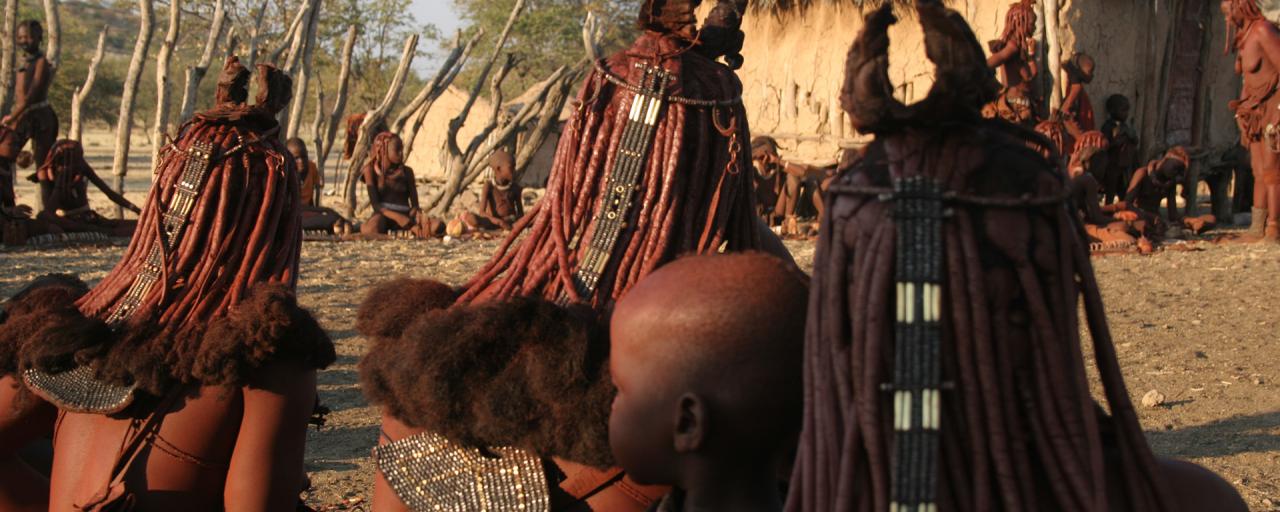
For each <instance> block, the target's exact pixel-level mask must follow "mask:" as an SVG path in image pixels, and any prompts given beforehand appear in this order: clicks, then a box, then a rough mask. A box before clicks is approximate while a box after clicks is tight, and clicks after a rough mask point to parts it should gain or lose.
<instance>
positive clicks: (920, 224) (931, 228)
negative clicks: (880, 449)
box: [890, 176, 944, 512]
mask: <svg viewBox="0 0 1280 512" xmlns="http://www.w3.org/2000/svg"><path fill="white" fill-rule="evenodd" d="M893 216H894V223H895V225H896V228H897V239H896V247H895V253H896V255H895V258H896V259H895V262H894V280H895V281H896V292H897V312H896V313H897V314H896V322H895V324H894V340H895V342H894V362H893V365H894V369H893V384H892V390H893V398H894V434H895V435H894V457H893V459H892V461H893V469H892V475H893V485H892V491H891V492H892V496H893V500H894V503H892V504H891V507H890V511H891V512H932V511H934V510H936V508H935V505H934V503H935V500H936V493H937V473H938V467H937V465H938V458H939V457H938V449H939V448H938V425H939V423H940V421H939V420H940V419H941V418H940V417H939V415H940V413H941V408H940V407H939V402H940V398H941V397H940V394H939V388H940V384H941V375H942V374H941V367H940V363H941V361H940V359H941V342H942V332H941V328H940V323H939V320H940V311H941V308H940V306H941V302H942V287H941V283H942V258H943V245H942V222H943V216H944V209H943V193H942V189H941V187H940V185H939V184H938V183H937V182H936V181H934V180H932V179H929V178H925V177H918V176H917V177H909V178H900V179H898V180H896V181H895V183H894V190H893Z"/></svg>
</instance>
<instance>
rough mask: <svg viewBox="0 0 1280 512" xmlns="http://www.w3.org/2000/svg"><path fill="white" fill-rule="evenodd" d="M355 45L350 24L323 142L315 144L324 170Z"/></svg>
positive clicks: (344, 100)
mask: <svg viewBox="0 0 1280 512" xmlns="http://www.w3.org/2000/svg"><path fill="white" fill-rule="evenodd" d="M355 46H356V27H355V25H352V26H350V27H348V28H347V42H346V44H344V45H343V46H342V70H341V71H339V72H338V91H337V97H336V98H334V100H333V110H332V111H330V112H329V119H328V120H327V121H326V122H325V129H324V140H323V142H324V144H323V145H317V146H316V152H317V153H318V158H317V159H316V162H317V163H316V165H318V166H320V170H321V171H324V168H325V163H326V162H328V160H329V151H330V150H332V149H333V137H334V136H335V135H336V134H337V133H338V125H339V124H340V123H341V121H342V114H343V113H344V112H345V111H346V109H347V90H348V88H349V87H348V86H349V85H350V83H351V53H352V51H353V50H354V49H355ZM333 181H334V185H335V186H336V185H337V181H338V176H337V169H334V176H333Z"/></svg>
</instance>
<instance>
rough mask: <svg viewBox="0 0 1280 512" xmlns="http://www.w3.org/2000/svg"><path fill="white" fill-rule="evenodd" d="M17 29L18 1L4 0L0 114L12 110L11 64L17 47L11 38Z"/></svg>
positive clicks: (0, 35) (0, 64)
mask: <svg viewBox="0 0 1280 512" xmlns="http://www.w3.org/2000/svg"><path fill="white" fill-rule="evenodd" d="M17 29H18V0H5V3H4V27H3V30H0V38H4V39H3V40H0V112H3V113H6V114H7V113H9V109H11V108H13V64H14V59H15V58H16V57H15V56H16V55H17V46H16V45H15V44H14V41H13V38H14V36H15V35H17Z"/></svg>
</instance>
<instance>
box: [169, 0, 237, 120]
mask: <svg viewBox="0 0 1280 512" xmlns="http://www.w3.org/2000/svg"><path fill="white" fill-rule="evenodd" d="M226 17H227V13H226V8H225V5H224V1H223V0H217V2H216V3H215V4H214V6H213V21H212V22H210V23H209V36H208V37H207V38H205V40H204V52H202V53H201V54H200V61H199V62H197V63H196V65H194V66H188V67H187V80H186V86H185V87H183V88H182V107H181V108H179V109H178V123H185V122H187V120H188V119H191V116H193V115H195V111H196V94H197V93H198V92H199V91H200V82H202V81H204V76H205V75H206V74H208V73H209V66H210V65H212V64H213V51H214V49H216V48H217V46H218V42H219V41H220V40H221V39H220V38H221V37H222V25H223V24H224V23H225V22H226Z"/></svg>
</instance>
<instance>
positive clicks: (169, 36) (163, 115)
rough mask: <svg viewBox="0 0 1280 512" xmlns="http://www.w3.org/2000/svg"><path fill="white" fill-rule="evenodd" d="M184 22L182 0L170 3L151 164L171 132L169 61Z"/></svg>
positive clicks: (160, 56)
mask: <svg viewBox="0 0 1280 512" xmlns="http://www.w3.org/2000/svg"><path fill="white" fill-rule="evenodd" d="M181 24H182V0H172V1H171V2H170V3H169V30H168V32H166V33H165V37H164V41H163V42H162V43H161V44H160V53H159V54H157V55H156V118H155V122H154V123H153V124H152V126H151V134H152V136H151V140H152V143H151V165H153V166H154V165H156V164H157V163H159V161H160V149H161V148H162V147H164V139H165V136H166V135H167V134H168V133H169V127H168V124H169V61H171V60H173V47H174V46H177V44H178V30H179V29H180V27H181Z"/></svg>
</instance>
